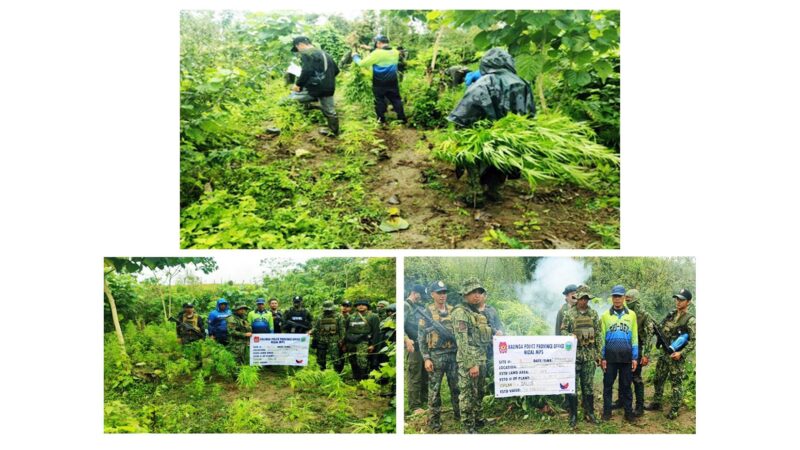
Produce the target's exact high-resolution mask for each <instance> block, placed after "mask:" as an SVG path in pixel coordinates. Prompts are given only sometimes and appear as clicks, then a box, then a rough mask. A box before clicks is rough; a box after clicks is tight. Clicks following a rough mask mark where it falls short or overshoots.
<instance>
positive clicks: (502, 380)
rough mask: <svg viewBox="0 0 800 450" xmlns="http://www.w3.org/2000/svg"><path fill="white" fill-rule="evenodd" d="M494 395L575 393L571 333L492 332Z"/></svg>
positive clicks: (515, 395)
mask: <svg viewBox="0 0 800 450" xmlns="http://www.w3.org/2000/svg"><path fill="white" fill-rule="evenodd" d="M492 345H493V346H494V396H495V397H517V396H521V395H554V394H574V393H575V352H576V347H577V342H576V340H575V338H574V337H572V336H495V337H494V338H493V342H492Z"/></svg>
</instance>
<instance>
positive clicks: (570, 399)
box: [567, 394, 578, 428]
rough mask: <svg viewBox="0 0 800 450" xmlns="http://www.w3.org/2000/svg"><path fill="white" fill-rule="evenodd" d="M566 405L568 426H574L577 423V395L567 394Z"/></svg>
mask: <svg viewBox="0 0 800 450" xmlns="http://www.w3.org/2000/svg"><path fill="white" fill-rule="evenodd" d="M567 405H568V407H569V427H570V428H575V425H577V424H578V395H577V394H576V395H569V396H567Z"/></svg>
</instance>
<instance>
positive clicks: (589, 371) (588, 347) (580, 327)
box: [561, 285, 601, 427]
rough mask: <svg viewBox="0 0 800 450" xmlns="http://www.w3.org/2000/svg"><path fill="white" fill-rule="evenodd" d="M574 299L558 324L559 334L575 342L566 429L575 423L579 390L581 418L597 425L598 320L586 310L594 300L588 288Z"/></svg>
mask: <svg viewBox="0 0 800 450" xmlns="http://www.w3.org/2000/svg"><path fill="white" fill-rule="evenodd" d="M575 297H576V298H577V300H578V303H577V304H576V305H575V307H574V308H570V309H569V310H568V311H567V313H566V314H564V317H563V320H562V322H561V335H562V336H569V335H572V336H574V337H575V339H577V341H578V350H577V354H576V356H575V394H572V395H567V403H568V406H569V426H570V427H575V425H576V423H577V421H578V387H579V386H580V389H581V395H582V397H581V399H582V400H583V401H582V403H583V416H584V418H585V419H586V420H588V421H589V422H591V423H595V424H596V423H597V418H596V417H595V416H594V372H595V369H596V367H597V363H598V362H599V361H600V351H601V348H600V333H601V330H600V319H599V317H598V316H597V312H595V310H593V309H592V308H590V307H589V300H591V299H592V298H594V296H592V294H590V293H589V288H588V286H585V285H584V286H581V287H580V288H578V290H577V292H576V295H575Z"/></svg>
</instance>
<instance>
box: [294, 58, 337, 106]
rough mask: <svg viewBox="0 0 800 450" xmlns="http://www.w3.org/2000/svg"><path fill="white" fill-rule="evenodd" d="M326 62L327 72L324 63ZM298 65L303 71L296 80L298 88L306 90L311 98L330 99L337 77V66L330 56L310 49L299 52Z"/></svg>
mask: <svg viewBox="0 0 800 450" xmlns="http://www.w3.org/2000/svg"><path fill="white" fill-rule="evenodd" d="M326 60H327V70H326V69H325V65H326V64H325V63H326ZM300 65H301V66H302V67H303V71H302V72H300V77H299V78H298V79H297V82H296V83H295V84H297V85H298V86H300V88H305V89H306V90H308V93H309V95H311V96H312V97H330V96H332V95H333V93H334V91H335V90H336V75H339V66H337V65H336V63H335V62H333V58H331V55H329V54H327V53H326V52H325V51H323V50H320V49H318V48H311V49H308V50H306V51H304V52H300Z"/></svg>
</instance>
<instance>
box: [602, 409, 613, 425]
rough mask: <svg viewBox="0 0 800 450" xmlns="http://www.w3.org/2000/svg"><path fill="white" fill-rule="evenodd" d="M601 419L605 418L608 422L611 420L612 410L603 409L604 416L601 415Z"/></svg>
mask: <svg viewBox="0 0 800 450" xmlns="http://www.w3.org/2000/svg"><path fill="white" fill-rule="evenodd" d="M601 419H603V421H604V422H608V421H609V420H611V411H606V410H605V409H604V410H603V417H601Z"/></svg>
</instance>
